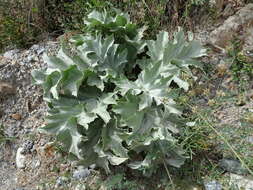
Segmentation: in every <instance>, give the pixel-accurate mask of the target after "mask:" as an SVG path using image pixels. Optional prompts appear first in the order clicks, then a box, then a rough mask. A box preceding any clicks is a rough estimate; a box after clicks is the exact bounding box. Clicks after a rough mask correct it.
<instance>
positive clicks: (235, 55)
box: [228, 39, 253, 92]
mask: <svg viewBox="0 0 253 190" xmlns="http://www.w3.org/2000/svg"><path fill="white" fill-rule="evenodd" d="M228 55H229V56H230V57H231V58H232V60H231V61H232V64H231V72H232V76H233V79H234V81H235V82H237V83H238V85H239V91H240V92H244V91H245V90H246V89H247V85H248V81H249V80H250V79H252V78H253V64H252V62H249V61H248V60H247V58H246V56H245V55H244V54H243V52H242V42H241V40H238V39H235V40H234V41H233V42H232V46H231V47H230V48H229V50H228Z"/></svg>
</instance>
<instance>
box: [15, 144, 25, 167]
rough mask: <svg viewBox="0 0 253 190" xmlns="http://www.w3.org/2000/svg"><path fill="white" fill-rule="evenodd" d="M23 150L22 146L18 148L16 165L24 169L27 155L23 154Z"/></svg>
mask: <svg viewBox="0 0 253 190" xmlns="http://www.w3.org/2000/svg"><path fill="white" fill-rule="evenodd" d="M22 151H23V148H22V147H20V148H18V150H17V154H16V166H17V168H18V169H24V168H25V162H26V157H25V155H23V154H22V153H21V152H22Z"/></svg>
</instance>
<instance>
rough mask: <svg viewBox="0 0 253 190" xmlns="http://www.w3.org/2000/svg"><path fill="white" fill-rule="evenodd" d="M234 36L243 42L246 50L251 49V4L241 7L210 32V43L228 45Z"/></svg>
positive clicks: (252, 28) (252, 6) (252, 11)
mask: <svg viewBox="0 0 253 190" xmlns="http://www.w3.org/2000/svg"><path fill="white" fill-rule="evenodd" d="M235 36H239V38H240V40H242V41H243V42H244V48H243V49H245V50H247V51H252V50H253V4H252V3H251V4H248V5H246V6H245V7H243V8H241V9H240V10H239V11H238V12H237V13H236V14H235V15H233V16H230V17H229V18H228V19H227V20H225V22H224V23H223V24H222V25H221V26H220V27H218V28H217V29H215V30H214V31H212V32H211V35H210V42H211V44H213V45H215V46H218V47H221V48H225V47H227V46H228V45H230V43H231V41H232V40H233V39H234V37H235Z"/></svg>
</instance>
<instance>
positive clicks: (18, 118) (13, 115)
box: [11, 113, 22, 120]
mask: <svg viewBox="0 0 253 190" xmlns="http://www.w3.org/2000/svg"><path fill="white" fill-rule="evenodd" d="M11 117H12V118H13V119H15V120H21V118H22V116H21V115H20V114H19V113H15V114H12V115H11Z"/></svg>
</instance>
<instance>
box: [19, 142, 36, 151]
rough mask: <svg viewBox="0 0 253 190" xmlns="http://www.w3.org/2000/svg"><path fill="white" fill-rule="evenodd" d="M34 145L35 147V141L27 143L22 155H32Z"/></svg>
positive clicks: (24, 145)
mask: <svg viewBox="0 0 253 190" xmlns="http://www.w3.org/2000/svg"><path fill="white" fill-rule="evenodd" d="M33 145H34V142H33V141H30V140H28V141H25V143H24V144H23V150H22V154H28V153H31V150H32V149H33Z"/></svg>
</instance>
